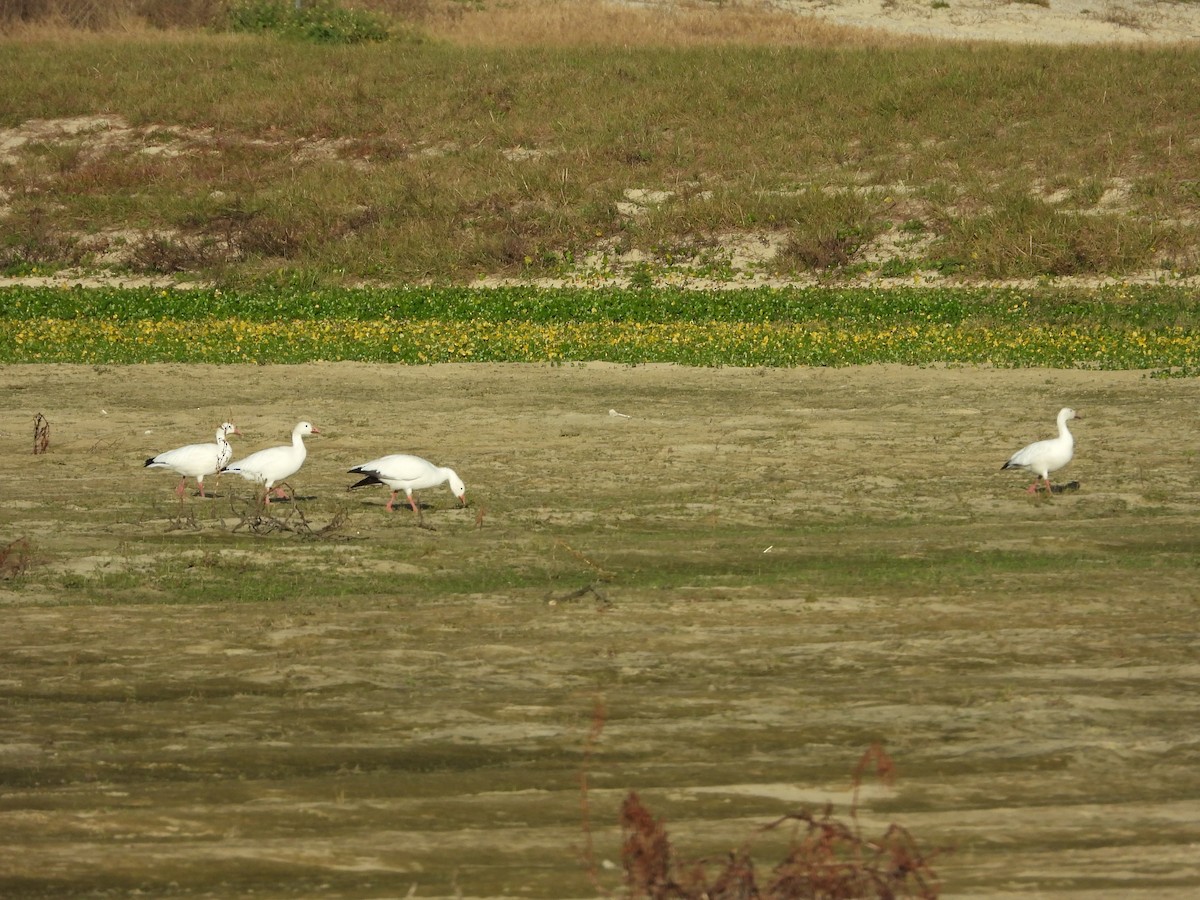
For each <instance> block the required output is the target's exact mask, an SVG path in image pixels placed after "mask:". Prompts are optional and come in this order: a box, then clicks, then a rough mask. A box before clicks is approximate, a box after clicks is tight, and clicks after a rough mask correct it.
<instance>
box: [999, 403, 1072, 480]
mask: <svg viewBox="0 0 1200 900" xmlns="http://www.w3.org/2000/svg"><path fill="white" fill-rule="evenodd" d="M1082 418H1083V416H1081V415H1079V413H1077V412H1075V410H1073V409H1071V408H1070V407H1069V406H1064V407H1063V408H1062V409H1060V410H1059V411H1058V437H1056V438H1050V439H1049V440H1045V441H1036V442H1035V443H1032V444H1030V445H1029V446H1027V447H1023V448H1021V449H1020V450H1018V451H1017V452H1016V453H1014V454H1013V455H1012V456H1010V457H1009V458H1008V462H1006V463H1005V464H1004V465H1002V466H1001V467H1000V468H1001V470H1004V469H1024V470H1026V471H1028V472H1031V473H1033V476H1034V479H1033V484H1031V485H1030V486H1029V493H1031V494H1036V493H1037V491H1038V486H1039V484H1040V483H1044V484H1045V487H1046V494H1047V496H1049V495H1050V493H1052V491H1053V488H1052V486H1051V484H1050V473H1051V472H1057V471H1058V470H1059V469H1061V468H1063V467H1064V466H1065V465H1066V464H1067V463H1069V462H1070V461H1071V459H1072V458H1073V457H1074V456H1075V438H1074V437H1072V436H1071V432H1070V431H1068V430H1067V422H1068V421H1070V420H1071V419H1082ZM1039 478H1040V479H1041V480H1042V481H1041V482H1040V483H1039V481H1038V479H1039Z"/></svg>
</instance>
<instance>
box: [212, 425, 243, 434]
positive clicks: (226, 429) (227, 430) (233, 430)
mask: <svg viewBox="0 0 1200 900" xmlns="http://www.w3.org/2000/svg"><path fill="white" fill-rule="evenodd" d="M217 430H218V431H220V432H221V434H222V435H224V436H225V437H229V435H231V434H238V435H240V434H241V431H239V430H238V427H237V426H236V425H234V424H233V423H232V422H225V423H223V424H222V425H221V427H220V428H218V429H217Z"/></svg>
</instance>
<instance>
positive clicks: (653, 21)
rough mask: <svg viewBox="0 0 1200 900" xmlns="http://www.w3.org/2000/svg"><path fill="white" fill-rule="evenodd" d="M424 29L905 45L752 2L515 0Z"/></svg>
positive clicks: (595, 41)
mask: <svg viewBox="0 0 1200 900" xmlns="http://www.w3.org/2000/svg"><path fill="white" fill-rule="evenodd" d="M380 5H382V6H397V5H399V4H395V3H387V4H380ZM425 25H426V27H427V28H428V29H429V31H430V32H431V33H432V34H434V35H437V36H439V37H443V38H445V39H447V40H451V41H455V42H457V43H462V44H474V45H479V46H490V47H520V46H530V45H538V46H548V47H575V46H590V45H602V46H614V45H616V46H630V47H654V46H666V47H707V46H721V45H731V44H739V45H756V46H813V47H824V46H830V47H831V46H839V47H846V46H854V45H861V44H878V43H880V42H890V43H894V42H897V41H901V42H902V41H904V40H906V39H904V38H899V39H898V38H896V37H894V36H891V35H887V34H885V33H883V32H881V31H874V30H869V29H857V28H847V27H844V26H839V25H830V24H826V23H823V22H819V21H817V20H815V19H810V18H806V17H802V16H796V15H792V14H787V13H780V12H776V11H773V10H771V9H769V8H767V7H766V6H765V4H761V3H753V2H734V3H726V4H722V5H720V6H715V5H713V4H701V3H692V4H688V3H681V4H676V5H672V6H671V7H669V8H662V7H652V8H646V7H632V6H628V5H624V4H620V3H611V2H604V0H586V2H580V3H557V2H553V0H521V2H517V3H513V4H501V5H495V6H490V7H488V8H484V9H480V10H477V11H470V12H466V13H464V12H463V11H462V9H461V7H460V6H458V5H457V4H452V5H451V6H448V7H445V8H443V9H441V10H436V11H435V10H433V9H431V10H430V14H429V17H428V18H427V19H426V20H425Z"/></svg>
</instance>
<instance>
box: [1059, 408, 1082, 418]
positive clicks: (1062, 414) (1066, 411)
mask: <svg viewBox="0 0 1200 900" xmlns="http://www.w3.org/2000/svg"><path fill="white" fill-rule="evenodd" d="M1082 418H1083V416H1081V415H1080V414H1079V413H1077V412H1075V410H1073V409H1071V407H1069V406H1064V407H1063V408H1062V409H1060V410H1059V411H1058V421H1060V422H1068V421H1070V420H1071V419H1082Z"/></svg>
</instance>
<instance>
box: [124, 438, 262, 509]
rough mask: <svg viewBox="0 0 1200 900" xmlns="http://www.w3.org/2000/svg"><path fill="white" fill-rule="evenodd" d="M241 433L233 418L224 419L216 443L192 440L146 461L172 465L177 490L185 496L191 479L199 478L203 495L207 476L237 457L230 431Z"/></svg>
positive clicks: (159, 466) (151, 466) (163, 466)
mask: <svg viewBox="0 0 1200 900" xmlns="http://www.w3.org/2000/svg"><path fill="white" fill-rule="evenodd" d="M231 434H241V432H240V431H238V428H237V426H236V425H234V424H233V423H232V422H226V423H224V424H223V425H222V426H221V427H220V428H218V429H217V439H216V442H215V443H212V444H188V445H187V446H186V447H176V448H175V449H174V450H167V451H165V452H163V453H160V454H158V456H151V457H150V458H149V459H147V460H146V462H145V463H144V464H143V465H144V467H145V468H149V469H170V470H171V471H172V472H174V473H175V474H176V475H178V476H179V487H177V488H175V493H176V494H178V495H179V496H180V497H181V498H182V497H183V492H184V491H185V490H187V480H188V479H189V478H195V479H196V487H198V488H200V496H201V497H203V496H205V494H204V476H205V475H215V474H217V473H218V472H220V471H221V469H223V468H224V467H225V466H226V465H227V464H228V463H229V460H231V459H232V458H233V447H232V446H231V445H230V443H229V440H228V438H229V435H231Z"/></svg>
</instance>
